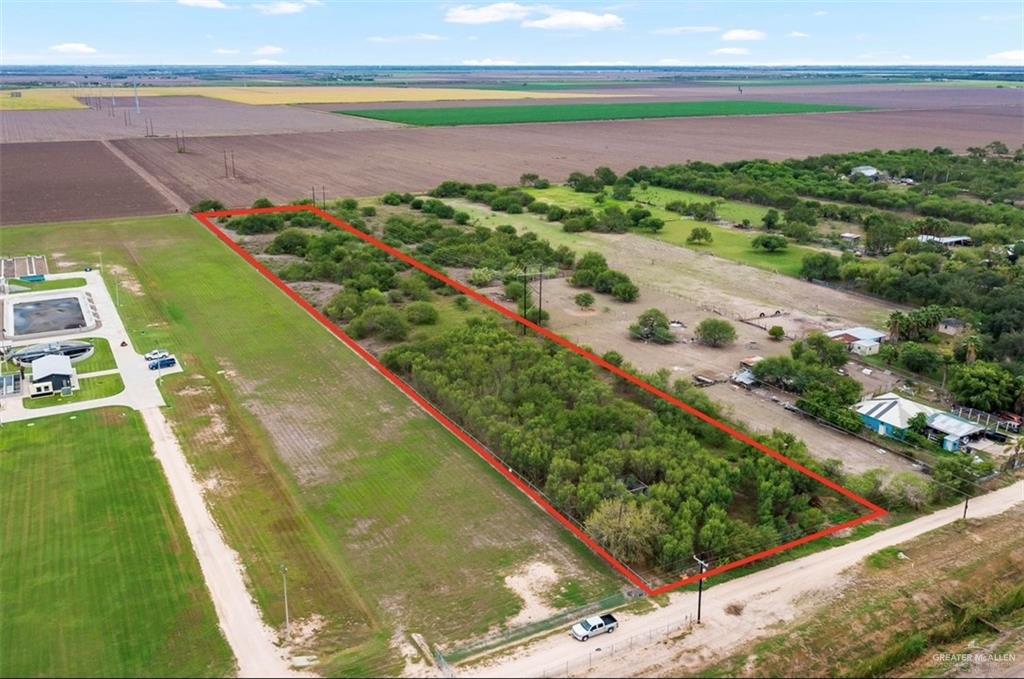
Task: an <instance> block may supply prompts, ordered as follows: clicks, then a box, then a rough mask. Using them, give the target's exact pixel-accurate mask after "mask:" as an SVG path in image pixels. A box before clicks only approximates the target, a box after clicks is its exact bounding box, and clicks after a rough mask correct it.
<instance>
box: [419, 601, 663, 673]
mask: <svg viewBox="0 0 1024 679" xmlns="http://www.w3.org/2000/svg"><path fill="white" fill-rule="evenodd" d="M642 596H643V593H642V592H640V591H639V590H636V591H635V592H630V593H626V592H621V591H620V592H616V593H615V594H612V595H611V596H607V597H605V598H603V599H599V600H597V601H592V602H590V603H588V604H584V605H583V606H579V607H577V608H573V609H571V610H566V611H562V612H560V613H556V614H555V615H553V616H551V617H549V618H545V619H543V620H538V621H536V622H532V623H529V624H526V625H521V626H519V627H514V628H512V629H508V630H503V631H501V632H498V633H496V634H493V635H491V636H489V637H487V638H485V639H481V640H479V641H476V642H473V643H471V644H467V645H465V646H461V647H459V648H453V649H450V650H448V651H447V652H446V653H444V655H441V654H440V653H438V655H439V656H441V658H442V659H443V660H444V661H445V664H446V665H447V664H448V663H458V662H462V661H463V660H465V659H467V658H471V657H474V656H478V655H481V654H483V653H486V652H488V651H492V650H495V649H498V648H501V647H503V646H506V645H508V644H512V643H515V642H519V641H522V640H524V639H528V638H529V637H532V636H534V635H537V634H541V633H543V632H548V631H551V630H553V629H555V628H557V627H561V626H568V625H570V624H573V623H576V622H579V621H580V620H581V619H583V618H585V617H587V616H588V615H590V614H592V613H595V612H597V611H608V610H612V609H615V608H618V607H620V606H622V605H623V604H625V603H627V602H629V601H630V600H631V599H636V598H641V597H642ZM438 667H441V665H440V663H439V664H438Z"/></svg>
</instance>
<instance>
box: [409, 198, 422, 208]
mask: <svg viewBox="0 0 1024 679" xmlns="http://www.w3.org/2000/svg"><path fill="white" fill-rule="evenodd" d="M409 207H411V208H412V209H413V210H422V209H423V199H422V198H413V199H412V200H411V201H409Z"/></svg>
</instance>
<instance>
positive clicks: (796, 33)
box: [786, 31, 811, 38]
mask: <svg viewBox="0 0 1024 679" xmlns="http://www.w3.org/2000/svg"><path fill="white" fill-rule="evenodd" d="M786 37H787V38H809V37H811V36H809V35H807V34H806V33H804V32H803V31H790V32H789V33H787V34H786Z"/></svg>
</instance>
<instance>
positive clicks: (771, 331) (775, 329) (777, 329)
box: [768, 325, 786, 342]
mask: <svg viewBox="0 0 1024 679" xmlns="http://www.w3.org/2000/svg"><path fill="white" fill-rule="evenodd" d="M785 336H786V330H785V328H783V327H782V326H781V325H773V326H772V327H770V328H768V337H770V338H772V340H773V341H775V342H781V341H782V338H783V337H785Z"/></svg>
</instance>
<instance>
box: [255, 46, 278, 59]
mask: <svg viewBox="0 0 1024 679" xmlns="http://www.w3.org/2000/svg"><path fill="white" fill-rule="evenodd" d="M281 52H284V48H283V47H278V46H277V45H264V46H263V47H257V48H256V49H254V50H253V51H252V53H253V54H256V55H258V56H261V57H266V56H270V55H271V54H280V53H281Z"/></svg>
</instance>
